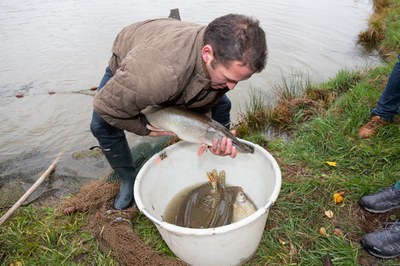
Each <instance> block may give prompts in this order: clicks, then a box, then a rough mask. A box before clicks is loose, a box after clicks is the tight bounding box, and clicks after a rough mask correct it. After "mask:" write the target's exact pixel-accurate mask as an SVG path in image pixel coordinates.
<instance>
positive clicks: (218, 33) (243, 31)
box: [204, 14, 268, 72]
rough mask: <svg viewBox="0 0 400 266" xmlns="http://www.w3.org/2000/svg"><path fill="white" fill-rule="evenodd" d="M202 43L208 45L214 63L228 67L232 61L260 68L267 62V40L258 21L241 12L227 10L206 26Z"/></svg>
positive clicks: (251, 67) (258, 70)
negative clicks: (227, 11) (232, 12)
mask: <svg viewBox="0 0 400 266" xmlns="http://www.w3.org/2000/svg"><path fill="white" fill-rule="evenodd" d="M204 44H205V45H207V44H209V45H211V47H212V48H213V51H214V59H215V61H216V62H215V63H217V64H218V63H220V64H222V65H224V66H225V67H229V65H230V63H231V62H232V61H239V62H242V63H243V64H244V65H248V66H249V67H250V69H251V70H253V71H254V72H261V71H262V70H263V69H264V68H265V65H266V63H267V54H268V50H267V41H266V38H265V33H264V30H263V29H262V28H261V27H260V25H259V21H258V20H257V19H253V18H250V17H247V16H244V15H238V14H228V15H225V16H222V17H219V18H216V19H215V20H213V21H212V22H211V23H210V24H208V26H207V27H206V30H205V33H204Z"/></svg>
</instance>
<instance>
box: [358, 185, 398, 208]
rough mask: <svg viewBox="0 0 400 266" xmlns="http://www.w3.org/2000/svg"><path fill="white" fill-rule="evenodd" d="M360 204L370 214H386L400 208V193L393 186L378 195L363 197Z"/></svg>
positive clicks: (377, 193)
mask: <svg viewBox="0 0 400 266" xmlns="http://www.w3.org/2000/svg"><path fill="white" fill-rule="evenodd" d="M359 203H360V205H361V207H363V208H364V209H365V210H367V211H369V212H373V213H384V212H387V211H390V210H392V209H396V208H400V191H399V190H397V189H395V188H394V186H391V187H388V188H385V189H382V190H380V191H378V192H376V193H373V194H370V195H366V196H362V197H361V198H360V201H359Z"/></svg>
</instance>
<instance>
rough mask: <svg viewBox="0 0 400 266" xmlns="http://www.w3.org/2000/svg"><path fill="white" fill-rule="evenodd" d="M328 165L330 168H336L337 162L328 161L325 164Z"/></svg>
mask: <svg viewBox="0 0 400 266" xmlns="http://www.w3.org/2000/svg"><path fill="white" fill-rule="evenodd" d="M325 163H326V164H327V165H329V166H336V164H337V163H336V162H328V161H326V162H325Z"/></svg>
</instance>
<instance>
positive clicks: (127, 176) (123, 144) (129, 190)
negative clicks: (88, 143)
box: [103, 139, 136, 210]
mask: <svg viewBox="0 0 400 266" xmlns="http://www.w3.org/2000/svg"><path fill="white" fill-rule="evenodd" d="M103 153H104V155H105V157H106V158H107V161H108V162H109V163H110V166H111V168H112V169H113V170H114V172H115V173H116V174H117V175H118V177H119V180H120V187H119V192H118V195H117V196H116V197H115V199H114V204H113V208H114V209H116V210H123V209H127V208H129V207H130V206H132V205H133V204H134V197H133V185H134V183H135V178H136V174H135V173H136V171H135V167H134V166H133V158H132V153H131V150H130V149H129V145H128V142H127V141H126V139H125V140H123V141H120V142H117V143H116V144H114V145H113V146H112V147H111V148H109V149H103Z"/></svg>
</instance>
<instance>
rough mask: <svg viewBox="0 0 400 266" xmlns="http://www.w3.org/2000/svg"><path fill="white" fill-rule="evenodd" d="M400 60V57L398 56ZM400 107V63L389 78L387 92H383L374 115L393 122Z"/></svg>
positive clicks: (373, 112)
mask: <svg viewBox="0 0 400 266" xmlns="http://www.w3.org/2000/svg"><path fill="white" fill-rule="evenodd" d="M398 58H399V60H400V55H399V56H398ZM399 107H400V61H398V62H397V63H396V65H395V66H394V68H393V70H392V73H391V74H390V76H389V79H388V81H387V84H386V87H385V90H384V91H383V92H382V95H381V97H380V98H379V100H378V103H377V105H376V107H375V108H374V109H373V110H372V115H378V116H380V117H381V118H382V119H383V120H385V121H388V122H393V118H394V116H395V115H396V114H398V113H399Z"/></svg>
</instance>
